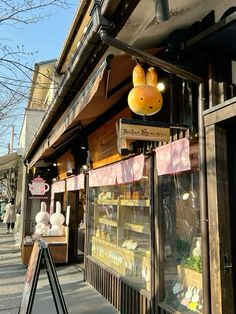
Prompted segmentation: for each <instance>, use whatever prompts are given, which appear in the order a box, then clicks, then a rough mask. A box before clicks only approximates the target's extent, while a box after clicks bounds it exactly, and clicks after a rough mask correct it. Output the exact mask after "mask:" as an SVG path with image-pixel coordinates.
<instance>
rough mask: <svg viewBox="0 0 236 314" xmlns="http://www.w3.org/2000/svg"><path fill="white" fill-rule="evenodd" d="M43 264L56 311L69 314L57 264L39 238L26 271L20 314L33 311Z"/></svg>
mask: <svg viewBox="0 0 236 314" xmlns="http://www.w3.org/2000/svg"><path fill="white" fill-rule="evenodd" d="M42 265H43V266H44V267H45V269H46V272H47V276H48V280H49V283H50V287H51V291H52V295H53V300H54V304H55V307H56V312H57V313H61V314H67V313H68V311H67V308H66V304H65V300H64V297H63V294H62V291H61V287H60V283H59V280H58V277H57V273H56V269H55V265H54V263H53V260H52V256H51V253H50V250H49V248H48V245H47V243H46V242H45V241H43V240H38V241H36V242H35V243H34V246H33V250H32V253H31V256H30V261H29V265H28V268H27V272H26V277H25V288H24V292H23V295H22V301H21V304H20V308H19V312H18V314H30V313H32V308H33V303H34V297H35V292H36V287H37V283H38V278H39V273H40V269H41V266H42Z"/></svg>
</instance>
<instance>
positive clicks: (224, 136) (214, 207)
mask: <svg viewBox="0 0 236 314" xmlns="http://www.w3.org/2000/svg"><path fill="white" fill-rule="evenodd" d="M228 110H229V108H227V112H229V111H228ZM233 112H234V111H233V110H232V113H233ZM224 113H225V108H220V110H217V108H216V109H215V111H213V112H211V113H209V116H207V119H206V120H205V122H206V123H207V124H208V123H209V124H208V125H206V128H205V131H206V133H205V134H206V157H207V159H206V162H207V190H208V192H207V193H208V216H209V252H210V283H211V313H222V314H223V313H227V314H231V313H232V314H233V313H235V309H236V301H235V300H236V277H235V275H236V274H235V265H236V243H235V235H236V228H235V218H236V142H235V132H236V117H230V118H228V119H225V120H224ZM219 120H220V121H219ZM216 287H217V288H216Z"/></svg>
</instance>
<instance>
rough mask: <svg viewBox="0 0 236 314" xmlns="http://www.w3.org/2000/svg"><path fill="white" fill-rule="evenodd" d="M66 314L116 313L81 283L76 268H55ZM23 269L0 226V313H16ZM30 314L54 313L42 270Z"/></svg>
mask: <svg viewBox="0 0 236 314" xmlns="http://www.w3.org/2000/svg"><path fill="white" fill-rule="evenodd" d="M56 271H57V275H58V279H59V282H60V285H61V289H62V292H63V296H64V299H65V302H66V306H67V310H68V313H69V314H73V313H76V314H115V313H119V312H118V311H117V310H116V309H115V308H114V307H113V306H112V305H111V304H109V303H108V302H107V301H106V300H105V299H104V298H103V297H102V296H101V295H100V294H99V293H98V292H97V291H96V290H95V289H94V288H93V287H92V286H90V285H89V284H88V283H86V282H84V281H83V272H82V271H79V270H78V268H77V267H76V265H63V266H57V267H56ZM25 273H26V267H25V266H24V265H22V264H21V260H20V249H19V246H17V245H15V239H14V234H6V226H5V225H4V224H3V223H0V314H16V313H18V309H19V306H20V302H21V297H22V293H23V290H24V285H25V282H24V278H25ZM32 313H33V314H41V313H50V314H54V313H55V314H56V313H57V312H56V309H55V306H54V301H53V297H52V293H51V289H50V285H49V282H48V278H47V275H46V273H45V271H44V270H43V269H42V270H41V271H40V274H39V280H38V285H37V289H36V295H35V300H34V305H33V310H32Z"/></svg>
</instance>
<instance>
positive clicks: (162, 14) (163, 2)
mask: <svg viewBox="0 0 236 314" xmlns="http://www.w3.org/2000/svg"><path fill="white" fill-rule="evenodd" d="M154 2H155V15H156V18H157V20H158V21H166V20H168V19H169V18H170V10H169V1H168V0H154Z"/></svg>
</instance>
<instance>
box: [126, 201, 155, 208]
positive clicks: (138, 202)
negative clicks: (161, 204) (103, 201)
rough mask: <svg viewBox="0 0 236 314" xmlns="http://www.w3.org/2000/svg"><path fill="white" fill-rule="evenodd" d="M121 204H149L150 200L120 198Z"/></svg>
mask: <svg viewBox="0 0 236 314" xmlns="http://www.w3.org/2000/svg"><path fill="white" fill-rule="evenodd" d="M120 205H123V206H146V207H148V206H150V200H120Z"/></svg>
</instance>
